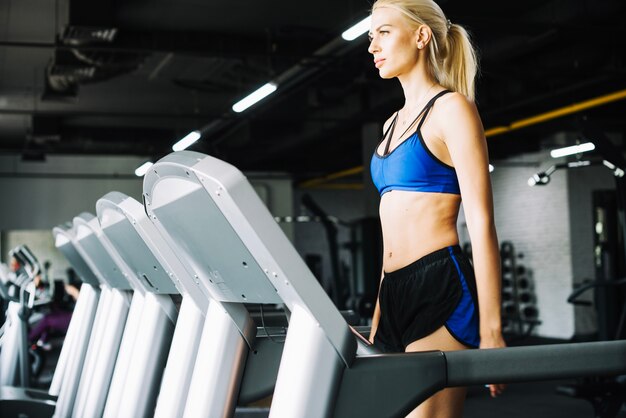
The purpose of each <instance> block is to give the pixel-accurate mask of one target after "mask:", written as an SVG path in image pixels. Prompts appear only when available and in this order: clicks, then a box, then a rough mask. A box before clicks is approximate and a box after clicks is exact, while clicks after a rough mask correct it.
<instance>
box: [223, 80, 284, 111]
mask: <svg viewBox="0 0 626 418" xmlns="http://www.w3.org/2000/svg"><path fill="white" fill-rule="evenodd" d="M276 88H277V86H276V84H274V83H267V84H265V85H264V86H263V87H261V88H259V89H257V90H255V91H254V92H252V93H250V94H249V95H248V96H246V97H244V98H243V99H241V100H240V101H238V102H237V103H235V104H234V105H233V110H234V111H235V112H237V113H239V112H243V111H244V110H246V109H247V108H249V107H250V106H252V105H253V104H255V103H257V102H258V101H260V100H262V99H264V98H265V97H267V96H269V95H270V94H272V93H274V92H275V91H276Z"/></svg>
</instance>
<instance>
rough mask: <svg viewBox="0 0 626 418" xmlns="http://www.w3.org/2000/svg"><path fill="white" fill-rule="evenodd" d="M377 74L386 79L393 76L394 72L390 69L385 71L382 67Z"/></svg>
mask: <svg viewBox="0 0 626 418" xmlns="http://www.w3.org/2000/svg"><path fill="white" fill-rule="evenodd" d="M378 75H379V76H380V78H382V79H384V80H387V79H390V78H394V77H395V74H393V73H391V72H390V71H385V70H384V69H382V68H381V69H380V70H379V71H378Z"/></svg>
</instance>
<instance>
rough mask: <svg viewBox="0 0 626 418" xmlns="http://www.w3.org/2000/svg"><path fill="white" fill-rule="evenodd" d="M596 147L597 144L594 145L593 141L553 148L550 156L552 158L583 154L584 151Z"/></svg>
mask: <svg viewBox="0 0 626 418" xmlns="http://www.w3.org/2000/svg"><path fill="white" fill-rule="evenodd" d="M594 149H596V146H595V145H593V142H585V143H584V144H580V145H574V146H571V147H565V148H558V149H553V150H552V151H550V156H551V157H552V158H561V157H565V156H567V155H573V154H582V153H583V152H587V151H593V150H594Z"/></svg>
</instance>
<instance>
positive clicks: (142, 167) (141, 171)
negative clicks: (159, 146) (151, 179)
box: [135, 161, 153, 177]
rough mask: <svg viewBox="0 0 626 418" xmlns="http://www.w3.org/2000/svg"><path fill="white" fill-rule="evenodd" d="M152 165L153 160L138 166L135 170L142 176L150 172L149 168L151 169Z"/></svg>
mask: <svg viewBox="0 0 626 418" xmlns="http://www.w3.org/2000/svg"><path fill="white" fill-rule="evenodd" d="M152 165H153V164H152V162H151V161H146V162H145V163H143V164H141V165H140V166H139V167H137V169H136V170H135V175H136V176H137V177H142V176H143V175H144V174H146V173H147V172H148V170H150V167H152Z"/></svg>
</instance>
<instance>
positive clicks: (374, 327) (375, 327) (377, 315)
mask: <svg viewBox="0 0 626 418" xmlns="http://www.w3.org/2000/svg"><path fill="white" fill-rule="evenodd" d="M383 254H384V252H383ZM384 275H385V270H384V269H383V270H382V271H381V273H380V281H379V282H378V295H376V306H375V307H374V314H373V315H372V329H371V330H370V337H369V340H370V343H372V344H374V336H375V335H376V331H377V330H378V323H379V322H380V304H379V303H378V297H379V296H380V285H381V283H382V282H383V276H384Z"/></svg>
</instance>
